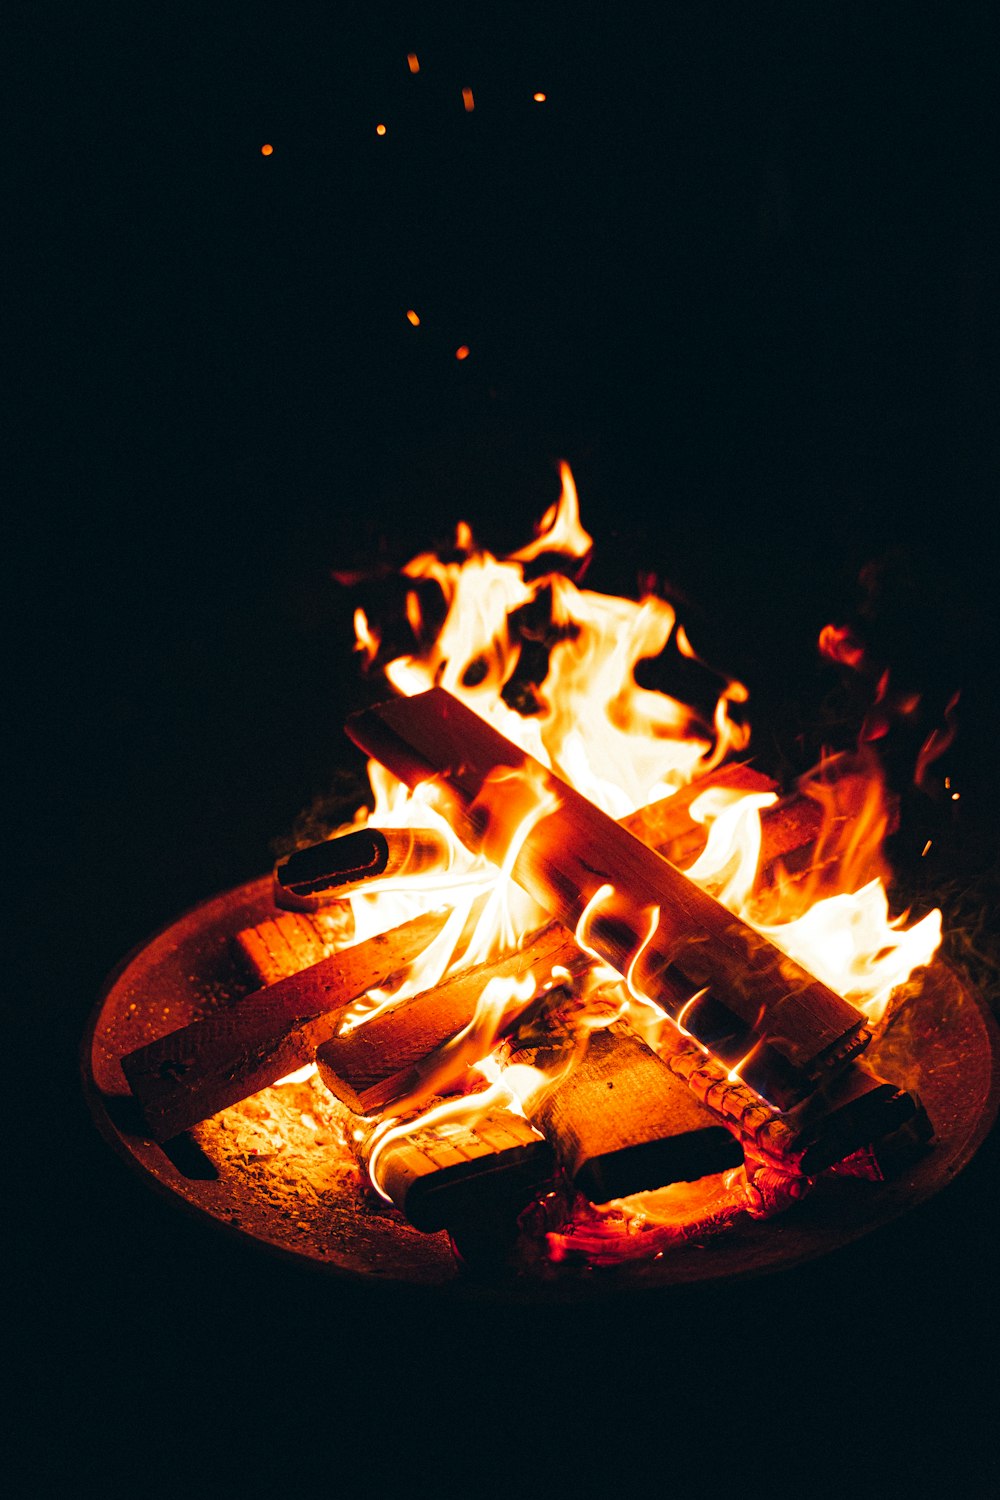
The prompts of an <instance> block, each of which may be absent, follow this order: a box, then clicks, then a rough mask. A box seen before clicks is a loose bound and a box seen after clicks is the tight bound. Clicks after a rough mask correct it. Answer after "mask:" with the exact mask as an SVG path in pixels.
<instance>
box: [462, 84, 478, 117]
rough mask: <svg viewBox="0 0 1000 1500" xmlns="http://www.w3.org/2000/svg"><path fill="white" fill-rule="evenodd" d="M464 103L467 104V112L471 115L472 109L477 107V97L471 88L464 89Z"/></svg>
mask: <svg viewBox="0 0 1000 1500" xmlns="http://www.w3.org/2000/svg"><path fill="white" fill-rule="evenodd" d="M462 103H463V104H464V105H465V113H466V114H467V115H471V114H472V111H473V110H474V109H475V107H476V101H475V99H474V98H473V96H472V90H471V89H463V90H462Z"/></svg>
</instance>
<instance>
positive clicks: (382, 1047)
mask: <svg viewBox="0 0 1000 1500" xmlns="http://www.w3.org/2000/svg"><path fill="white" fill-rule="evenodd" d="M581 962H586V960H584V959H582V957H581V954H580V950H579V948H577V946H576V944H575V943H573V942H572V940H571V939H568V938H567V935H566V933H565V932H564V931H563V929H562V928H560V927H557V926H556V925H555V924H554V923H551V924H550V925H549V926H548V927H544V928H543V929H542V931H541V932H540V933H538V934H537V935H536V937H535V938H534V939H533V940H532V941H530V942H529V943H527V944H526V946H525V947H524V948H523V949H521V951H520V952H517V953H507V954H505V955H503V957H501V958H497V959H491V960H490V961H488V962H487V963H483V964H477V965H476V966H475V967H474V968H471V969H464V970H461V971H460V972H459V973H457V974H454V975H452V976H451V977H450V978H449V979H445V980H444V981H442V983H441V984H438V985H435V986H434V988H433V989H429V990H422V991H420V992H419V993H418V994H416V995H414V996H412V997H411V998H410V999H408V1000H402V1001H401V1002H400V1003H399V1005H396V1006H393V1008H392V1009H391V1010H388V1011H383V1012H382V1014H381V1015H376V1016H374V1017H373V1018H372V1019H371V1020H370V1021H366V1022H364V1024H363V1025H361V1026H357V1027H355V1029H354V1030H353V1031H350V1032H348V1033H347V1034H345V1035H343V1036H341V1035H338V1034H336V1033H335V1034H333V1035H331V1036H330V1037H329V1038H327V1039H326V1040H325V1041H323V1042H322V1043H321V1044H320V1045H319V1046H318V1047H317V1049H316V1063H317V1066H318V1068H319V1071H320V1077H321V1078H322V1079H323V1082H324V1083H325V1084H326V1086H327V1088H328V1089H329V1090H330V1092H331V1093H332V1094H335V1095H336V1097H337V1098H338V1099H340V1100H341V1101H342V1102H343V1103H344V1104H346V1105H347V1106H348V1108H349V1109H353V1110H354V1111H355V1113H356V1114H361V1115H371V1114H377V1113H378V1112H379V1111H380V1110H383V1109H385V1108H387V1107H388V1105H390V1104H392V1103H394V1102H396V1101H398V1100H400V1099H402V1098H403V1097H404V1096H410V1095H419V1094H420V1093H421V1091H422V1090H423V1089H424V1087H425V1086H427V1092H428V1093H431V1092H435V1091H438V1090H444V1089H445V1088H446V1087H447V1085H448V1084H450V1083H454V1082H455V1081H457V1078H458V1077H459V1076H460V1075H461V1074H462V1073H464V1072H465V1070H466V1069H467V1068H468V1066H469V1064H470V1063H472V1062H475V1061H476V1060H477V1059H476V1058H475V1057H459V1058H457V1059H456V1061H455V1068H454V1070H453V1072H452V1073H451V1074H447V1075H446V1074H444V1073H443V1072H442V1070H441V1066H440V1061H439V1059H438V1058H437V1057H436V1056H435V1055H434V1054H435V1052H436V1049H437V1048H438V1047H440V1046H441V1044H442V1042H446V1041H447V1040H448V1039H449V1038H450V1037H452V1036H454V1035H455V1034H456V1032H459V1031H461V1030H462V1028H463V1027H465V1026H467V1025H468V1024H469V1022H470V1021H471V1020H472V1018H473V1016H474V1014H475V1010H476V1002H477V1001H478V999H479V997H480V995H481V994H482V992H483V990H484V989H485V987H486V985H487V984H488V983H489V981H490V980H491V979H498V978H499V979H520V978H522V977H523V976H524V975H525V974H527V973H528V972H529V970H531V969H535V970H537V976H536V977H537V980H538V984H539V986H541V984H542V983H543V982H544V980H545V978H546V977H547V975H548V973H549V972H550V971H551V969H552V966H553V964H556V963H565V964H567V965H572V964H575V965H577V966H579V965H580V964H581ZM428 1080H432V1081H431V1082H430V1083H429V1086H428Z"/></svg>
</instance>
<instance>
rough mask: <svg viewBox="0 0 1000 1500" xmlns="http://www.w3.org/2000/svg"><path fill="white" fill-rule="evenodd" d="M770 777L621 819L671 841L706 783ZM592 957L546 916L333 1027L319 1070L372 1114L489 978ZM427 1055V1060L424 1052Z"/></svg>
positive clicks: (467, 1015) (419, 1078)
mask: <svg viewBox="0 0 1000 1500" xmlns="http://www.w3.org/2000/svg"><path fill="white" fill-rule="evenodd" d="M773 785H774V783H773V782H771V781H769V780H768V779H767V777H765V776H762V775H761V774H760V772H758V771H754V770H752V769H751V768H750V767H748V766H740V765H734V766H727V767H724V768H723V769H721V770H719V771H715V772H713V773H712V774H711V775H709V776H706V777H705V778H704V779H703V781H701V782H698V783H697V784H692V785H691V786H687V787H684V788H683V789H682V790H680V791H678V792H676V793H675V794H674V796H672V797H667V798H665V799H663V800H662V801H659V802H656V803H652V804H651V805H650V806H649V807H645V808H640V809H639V810H638V811H637V812H634V813H632V814H630V815H629V817H627V818H626V819H624V820H623V826H625V827H628V828H629V829H631V830H632V831H634V832H635V833H637V834H638V835H639V836H640V837H642V838H643V839H646V838H649V839H652V840H655V841H656V842H657V843H658V844H661V845H663V846H667V847H669V846H670V845H671V843H672V842H673V841H674V840H676V839H679V838H681V839H687V838H690V836H691V834H692V833H700V834H701V841H702V843H704V830H702V829H701V827H700V825H699V824H698V823H695V822H694V820H693V819H692V818H691V815H690V807H691V804H692V803H693V802H694V801H695V799H696V798H697V797H698V796H700V795H701V793H702V792H703V791H705V790H707V789H708V788H709V787H715V786H722V787H726V788H732V789H734V790H737V791H743V792H749V791H770V790H771V789H772V788H773ZM589 962H590V960H589V959H588V958H587V957H586V956H585V955H582V954H581V952H580V949H579V947H578V946H577V943H576V941H575V940H574V938H573V937H572V936H571V935H570V934H569V933H568V932H567V931H566V929H565V928H564V927H562V926H561V925H560V924H558V923H556V922H550V923H549V924H548V925H547V926H546V927H543V928H542V929H541V930H540V931H539V932H537V933H536V934H535V935H534V936H533V937H532V938H530V939H529V940H528V941H527V942H526V943H525V945H524V946H523V948H521V949H520V950H519V951H518V952H517V953H513V954H509V953H508V954H503V955H501V956H500V957H499V958H497V959H493V960H489V961H488V962H486V963H483V964H479V965H477V966H476V967H475V968H473V969H468V970H464V971H462V972H460V973H458V974H455V975H453V976H451V978H449V979H446V980H444V981H443V982H442V983H441V984H439V985H436V986H434V988H432V989H428V990H422V991H421V992H420V993H419V994H416V995H413V996H411V997H410V998H409V999H408V1000H404V1001H401V1002H400V1004H399V1005H396V1006H394V1007H393V1008H392V1009H391V1010H387V1011H383V1012H382V1013H381V1014H379V1015H375V1016H373V1017H372V1019H371V1020H370V1021H366V1022H364V1024H362V1025H359V1026H357V1027H355V1028H354V1029H353V1030H352V1031H350V1032H347V1033H345V1034H344V1035H339V1034H336V1035H334V1036H331V1037H330V1039H329V1040H328V1041H326V1042H324V1043H323V1044H322V1046H321V1047H320V1049H319V1050H318V1051H317V1054H316V1061H317V1063H318V1065H319V1069H320V1074H321V1076H322V1078H323V1080H324V1082H325V1083H326V1085H327V1087H328V1088H329V1089H330V1091H331V1093H333V1094H335V1095H336V1097H337V1098H338V1099H340V1100H341V1101H342V1102H343V1103H344V1104H346V1105H347V1106H348V1108H350V1109H353V1110H355V1111H356V1112H357V1113H358V1114H375V1113H377V1112H378V1111H379V1110H383V1109H387V1108H388V1107H389V1105H390V1104H392V1103H393V1102H394V1101H395V1100H397V1099H401V1098H402V1097H403V1096H404V1095H407V1094H410V1093H413V1092H415V1091H417V1090H419V1088H420V1086H421V1083H422V1082H423V1081H424V1079H425V1078H427V1077H429V1076H430V1074H431V1073H432V1071H433V1068H434V1060H433V1058H430V1057H429V1055H430V1054H433V1053H434V1052H435V1051H436V1050H437V1048H439V1047H441V1046H442V1045H443V1044H444V1043H445V1042H447V1041H448V1040H449V1039H450V1038H451V1037H452V1036H454V1035H455V1034H456V1033H457V1032H459V1031H461V1030H462V1029H463V1027H465V1026H467V1025H468V1024H469V1022H470V1021H471V1020H472V1018H473V1016H474V1014H475V1010H476V1002H477V1001H478V999H479V996H480V995H481V993H482V991H483V990H484V988H485V987H486V985H487V984H488V983H489V981H490V980H491V979H496V978H521V977H522V976H523V975H525V974H527V973H528V971H529V970H530V969H536V970H537V973H536V978H537V981H538V985H539V988H541V986H542V984H543V983H544V981H545V980H546V979H547V977H548V975H549V974H550V973H551V971H552V969H553V967H554V966H555V965H560V966H562V967H563V968H566V969H568V970H570V972H571V973H572V972H574V971H577V970H580V969H582V968H585V967H586V966H587V965H588V964H589ZM425 1059H429V1060H428V1063H427V1064H426V1065H425V1066H422V1064H424V1060H425Z"/></svg>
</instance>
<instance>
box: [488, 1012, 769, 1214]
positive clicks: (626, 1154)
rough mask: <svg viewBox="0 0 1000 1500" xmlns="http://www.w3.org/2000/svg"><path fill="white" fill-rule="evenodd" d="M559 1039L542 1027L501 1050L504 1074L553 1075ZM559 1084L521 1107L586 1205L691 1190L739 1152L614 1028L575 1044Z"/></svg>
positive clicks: (635, 1040)
mask: <svg viewBox="0 0 1000 1500" xmlns="http://www.w3.org/2000/svg"><path fill="white" fill-rule="evenodd" d="M564 1046H565V1039H564V1038H563V1037H561V1036H560V1034H559V1032H558V1031H557V1032H556V1033H555V1034H553V1033H552V1032H551V1031H550V1030H547V1027H546V1025H544V1024H543V1025H542V1026H541V1027H537V1028H525V1029H523V1030H521V1031H519V1032H518V1033H517V1034H516V1035H515V1037H513V1038H511V1039H510V1040H508V1041H507V1042H505V1043H504V1045H503V1047H502V1048H501V1052H500V1056H501V1059H502V1061H503V1063H504V1065H510V1064H514V1063H520V1064H528V1065H529V1066H532V1067H538V1068H541V1069H542V1070H543V1071H546V1072H548V1071H550V1070H553V1069H558V1068H559V1066H560V1063H561V1061H562V1052H563V1048H564ZM583 1046H584V1051H583V1055H582V1056H581V1057H580V1058H579V1060H578V1061H576V1062H575V1065H574V1066H573V1067H572V1068H571V1069H570V1071H569V1072H568V1073H567V1075H566V1077H565V1078H564V1079H562V1081H561V1082H559V1083H557V1084H556V1086H555V1087H554V1088H552V1089H551V1090H549V1092H547V1093H545V1094H544V1095H542V1097H541V1098H540V1099H539V1101H538V1102H537V1103H531V1102H529V1103H528V1104H526V1105H525V1114H526V1115H527V1117H528V1119H529V1120H530V1121H531V1123H532V1125H534V1126H535V1127H536V1128H537V1129H538V1130H540V1131H542V1132H543V1134H544V1135H545V1136H547V1137H548V1139H549V1140H550V1141H551V1142H552V1144H553V1146H554V1147H555V1150H556V1154H557V1155H558V1157H559V1159H560V1161H561V1163H562V1165H563V1167H564V1168H565V1170H566V1172H567V1174H568V1176H569V1177H570V1179H571V1181H572V1182H573V1184H574V1186H575V1187H576V1188H577V1190H578V1191H579V1192H581V1193H583V1194H584V1196H585V1197H587V1198H589V1199H590V1201H591V1202H592V1203H606V1202H608V1200H609V1199H611V1198H623V1197H626V1196H627V1195H628V1194H629V1193H638V1192H644V1191H646V1190H647V1189H653V1188H660V1187H667V1186H668V1185H669V1184H671V1183H674V1182H694V1181H696V1180H697V1179H698V1178H700V1177H705V1176H707V1175H708V1174H709V1173H711V1172H721V1171H724V1170H725V1168H727V1167H736V1166H739V1165H740V1164H741V1162H742V1161H743V1148H742V1146H741V1144H740V1142H739V1140H738V1139H737V1138H736V1137H735V1135H734V1134H733V1132H732V1131H731V1130H730V1129H728V1128H727V1126H726V1125H725V1124H721V1123H719V1122H718V1120H717V1119H716V1118H715V1117H714V1116H713V1115H712V1114H710V1113H709V1111H708V1110H706V1109H705V1108H704V1107H703V1105H701V1104H700V1103H699V1102H698V1100H697V1099H696V1098H695V1097H694V1095H693V1094H692V1093H691V1091H690V1089H689V1088H688V1087H687V1086H686V1084H685V1083H684V1082H683V1081H682V1080H681V1079H680V1078H678V1077H676V1076H675V1075H674V1074H673V1073H672V1072H671V1070H670V1068H669V1067H667V1065H666V1064H665V1063H664V1062H662V1061H661V1059H660V1058H659V1057H657V1056H656V1053H655V1052H653V1051H652V1050H651V1049H650V1048H649V1047H647V1046H646V1044H645V1042H643V1041H642V1040H641V1038H639V1037H637V1036H636V1035H635V1034H634V1033H633V1032H631V1031H630V1030H629V1028H628V1027H627V1026H625V1025H623V1024H622V1023H617V1024H616V1025H614V1026H610V1027H608V1028H607V1029H605V1030H603V1031H595V1032H592V1033H591V1034H590V1036H589V1038H584V1039H583Z"/></svg>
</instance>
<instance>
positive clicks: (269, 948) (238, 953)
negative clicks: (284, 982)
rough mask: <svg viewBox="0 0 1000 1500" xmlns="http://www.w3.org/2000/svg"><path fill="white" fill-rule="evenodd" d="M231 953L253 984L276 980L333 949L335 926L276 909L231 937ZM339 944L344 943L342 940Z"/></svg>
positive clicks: (258, 986)
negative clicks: (264, 919)
mask: <svg viewBox="0 0 1000 1500" xmlns="http://www.w3.org/2000/svg"><path fill="white" fill-rule="evenodd" d="M232 946H233V953H234V956H235V958H236V961H237V963H238V964H239V966H240V968H241V969H242V970H243V971H244V973H245V974H246V976H247V978H248V979H249V980H250V981H251V983H252V984H254V986H255V988H258V989H263V988H264V987H265V986H266V985H269V984H276V983H277V981H278V980H279V979H287V977H288V975H289V974H297V973H298V972H299V970H300V969H308V968H309V967H310V966H311V965H312V964H318V963H319V962H320V960H321V959H324V958H329V957H330V955H331V954H332V953H334V952H336V950H337V947H338V943H337V941H336V929H335V928H334V927H333V926H332V925H324V926H321V925H320V921H319V920H317V919H316V918H313V917H309V916H307V915H306V914H304V913H299V912H288V913H279V914H278V915H277V916H276V917H275V918H274V919H273V921H270V922H261V923H259V924H258V926H256V927H247V928H245V929H244V930H243V931H242V932H238V933H237V934H236V936H235V938H234V939H233V945H232ZM339 946H343V943H342V942H341V944H340V945H339Z"/></svg>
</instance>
